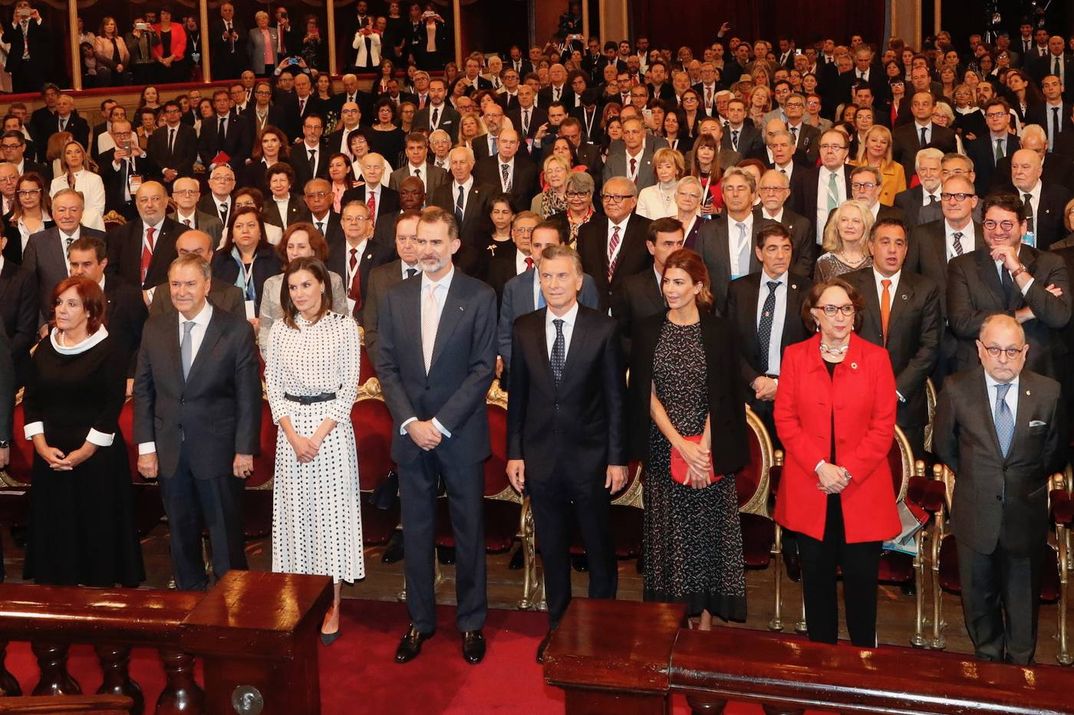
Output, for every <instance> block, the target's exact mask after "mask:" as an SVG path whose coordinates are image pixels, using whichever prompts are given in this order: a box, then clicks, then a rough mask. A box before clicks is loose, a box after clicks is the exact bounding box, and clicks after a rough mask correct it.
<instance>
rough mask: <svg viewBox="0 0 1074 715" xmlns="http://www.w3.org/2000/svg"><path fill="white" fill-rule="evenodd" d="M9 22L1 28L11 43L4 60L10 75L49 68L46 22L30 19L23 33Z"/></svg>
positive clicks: (5, 40)
mask: <svg viewBox="0 0 1074 715" xmlns="http://www.w3.org/2000/svg"><path fill="white" fill-rule="evenodd" d="M42 17H44V16H43V15H42ZM11 23H12V20H11V19H7V20H5V25H7V26H6V27H5V28H4V29H3V38H4V42H7V43H10V44H11V48H10V49H8V51H7V58H6V60H5V68H6V69H7V71H8V72H9V73H11V74H12V75H15V74H20V75H23V76H32V75H31V74H30V73H33V72H34V71H35V70H36V71H38V72H41V71H47V70H48V69H51V62H52V60H51V59H50V57H49V53H50V52H51V51H52V40H51V33H50V32H49V26H48V24H47V23H46V22H40V23H39V22H37V21H36V20H30V21H29V23H27V26H26V34H25V35H23V34H22V27H21V26H19V25H18V24H17V23H16V25H15V26H12V24H11ZM27 47H29V49H30V59H29V60H28V61H26V62H24V61H23V59H22V56H23V54H24V50H25V49H26V48H27ZM82 146H86V145H85V144H83V145H82Z"/></svg>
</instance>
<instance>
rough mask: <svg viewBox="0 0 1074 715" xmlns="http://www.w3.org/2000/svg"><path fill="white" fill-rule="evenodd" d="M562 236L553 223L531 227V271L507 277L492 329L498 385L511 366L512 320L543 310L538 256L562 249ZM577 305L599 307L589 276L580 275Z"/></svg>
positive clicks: (595, 289)
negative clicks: (498, 368) (554, 248)
mask: <svg viewBox="0 0 1074 715" xmlns="http://www.w3.org/2000/svg"><path fill="white" fill-rule="evenodd" d="M562 245H563V233H562V232H561V228H560V225H559V224H558V223H556V222H555V221H551V220H544V221H541V222H540V223H538V224H537V225H536V226H534V227H533V231H532V232H531V233H530V258H532V259H533V265H534V267H533V268H528V269H526V270H525V271H523V272H522V273H519V274H518V275H517V276H514V277H513V278H511V279H510V280H509V281H507V283H505V284H504V286H503V300H502V301H501V302H500V320H499V323H498V327H497V328H496V344H497V346H498V347H499V353H500V358H501V359H502V360H503V372H502V374H501V376H500V386H501V387H505V388H506V387H507V385H508V382H509V380H508V377H509V376H508V374H507V373H508V371H509V369H510V367H511V331H512V329H513V327H514V324H515V319H516V318H518V317H520V316H523V315H526V314H527V313H532V312H533V311H535V310H540V309H541V308H543V307H545V302H544V294H543V293H542V292H541V280H540V277H539V275H538V270H540V267H541V255H542V254H543V253H544V250H545V249H546V248H548V247H549V246H562ZM578 302H579V303H581V304H582V305H584V306H586V307H587V308H593V309H597V308H599V307H600V293H599V292H597V284H596V283H594V282H593V276H591V275H589V274H587V273H583V274H582V288H581V290H580V291H579V292H578Z"/></svg>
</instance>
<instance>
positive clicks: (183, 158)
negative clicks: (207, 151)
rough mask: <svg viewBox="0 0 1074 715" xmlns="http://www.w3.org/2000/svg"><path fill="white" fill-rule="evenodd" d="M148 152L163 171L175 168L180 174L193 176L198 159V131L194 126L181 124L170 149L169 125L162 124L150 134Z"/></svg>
mask: <svg viewBox="0 0 1074 715" xmlns="http://www.w3.org/2000/svg"><path fill="white" fill-rule="evenodd" d="M146 153H147V154H148V155H149V158H150V159H151V160H152V161H153V164H155V165H156V166H157V167H159V168H160V169H161V171H163V170H164V169H175V171H177V172H178V173H179V176H193V175H194V163H195V162H196V161H197V159H198V133H197V132H195V131H194V127H191V126H188V125H186V124H180V125H179V129H178V130H177V131H176V133H175V143H174V144H173V145H172V150H171V151H168V127H167V126H166V125H165V126H162V127H160V128H159V129H157V130H156V131H155V132H153V133H152V134H150V135H149V141H148V142H147V143H146Z"/></svg>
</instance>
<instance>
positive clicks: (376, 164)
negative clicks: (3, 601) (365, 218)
mask: <svg viewBox="0 0 1074 715" xmlns="http://www.w3.org/2000/svg"><path fill="white" fill-rule="evenodd" d="M361 169H362V176H363V177H364V178H365V183H364V184H362V185H361V186H356V187H354V188H353V189H347V190H346V191H345V192H344V193H343V198H342V199H341V200H340V204H341V205H343V206H345V205H347V204H348V203H350V202H352V201H361V202H362V203H363V204H365V205H366V206H369V205H370V202H372V209H373V213H372V214H371V222H372V224H373V225H374V226H375V225H379V223H380V220H381V219H382V218H391V217H393V216H395V215H396V214H397V213H399V192H397V191H395V190H394V189H390V188H388V187H387V186H385V185H384V184H382V183H381V179H382V178H383V177H384V157H383V156H381V155H380V154H378V153H376V152H373V151H371V152H369V153H368V154H366V155H365V156H363V157H362V160H361ZM388 235H389V236H390V235H391V234H390V233H389V234H388ZM389 245H390V244H389Z"/></svg>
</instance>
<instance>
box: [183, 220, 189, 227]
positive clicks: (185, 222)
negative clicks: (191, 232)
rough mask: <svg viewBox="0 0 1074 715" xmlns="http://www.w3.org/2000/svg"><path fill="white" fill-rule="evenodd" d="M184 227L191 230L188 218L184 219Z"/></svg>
mask: <svg viewBox="0 0 1074 715" xmlns="http://www.w3.org/2000/svg"><path fill="white" fill-rule="evenodd" d="M183 225H184V226H186V227H187V228H190V219H188V218H185V219H183Z"/></svg>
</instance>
